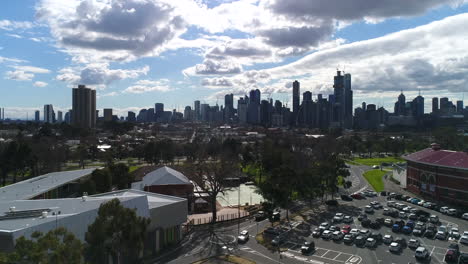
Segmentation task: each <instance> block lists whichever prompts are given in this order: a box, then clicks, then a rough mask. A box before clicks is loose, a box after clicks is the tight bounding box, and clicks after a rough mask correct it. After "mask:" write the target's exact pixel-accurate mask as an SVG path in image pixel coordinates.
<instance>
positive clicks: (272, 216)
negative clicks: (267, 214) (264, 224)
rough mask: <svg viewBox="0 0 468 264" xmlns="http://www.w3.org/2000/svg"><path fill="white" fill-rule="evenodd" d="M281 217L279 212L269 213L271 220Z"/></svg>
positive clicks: (277, 219)
mask: <svg viewBox="0 0 468 264" xmlns="http://www.w3.org/2000/svg"><path fill="white" fill-rule="evenodd" d="M280 219H281V213H280V212H278V211H275V212H273V213H272V214H271V220H272V221H279V220H280Z"/></svg>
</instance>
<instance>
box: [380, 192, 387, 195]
mask: <svg viewBox="0 0 468 264" xmlns="http://www.w3.org/2000/svg"><path fill="white" fill-rule="evenodd" d="M387 194H388V192H386V191H382V192H380V196H387Z"/></svg>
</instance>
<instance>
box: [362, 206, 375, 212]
mask: <svg viewBox="0 0 468 264" xmlns="http://www.w3.org/2000/svg"><path fill="white" fill-rule="evenodd" d="M364 212H366V213H368V214H373V213H374V208H372V206H370V205H366V207H364Z"/></svg>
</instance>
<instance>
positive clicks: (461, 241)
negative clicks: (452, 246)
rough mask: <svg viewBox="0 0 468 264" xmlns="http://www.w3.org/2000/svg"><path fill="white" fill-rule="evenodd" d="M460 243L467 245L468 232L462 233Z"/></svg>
mask: <svg viewBox="0 0 468 264" xmlns="http://www.w3.org/2000/svg"><path fill="white" fill-rule="evenodd" d="M460 243H461V244H464V245H468V231H465V232H463V235H462V236H461V238H460Z"/></svg>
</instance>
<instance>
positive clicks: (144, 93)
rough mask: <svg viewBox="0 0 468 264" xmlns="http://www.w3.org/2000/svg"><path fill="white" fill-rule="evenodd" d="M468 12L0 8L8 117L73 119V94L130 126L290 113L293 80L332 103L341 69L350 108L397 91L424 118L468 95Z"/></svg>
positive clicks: (165, 5)
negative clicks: (281, 107) (214, 109)
mask: <svg viewBox="0 0 468 264" xmlns="http://www.w3.org/2000/svg"><path fill="white" fill-rule="evenodd" d="M467 12H468V0H411V1H408V0H379V1H375V0H287V1H286V0H237V1H236V0H209V1H208V0H176V1H175V0H83V1H80V0H21V1H17V0H2V1H0V91H1V93H0V107H4V108H5V117H6V118H21V119H24V118H29V119H32V117H33V113H34V111H35V110H41V112H42V110H43V105H44V104H53V106H54V109H56V110H62V111H67V110H68V109H70V108H71V100H72V97H71V94H72V92H71V88H73V87H76V86H77V85H78V84H85V85H86V86H88V87H91V88H93V89H96V90H97V108H98V109H102V108H113V109H114V113H117V114H119V115H124V116H126V112H127V111H138V110H139V109H141V108H149V107H154V104H155V103H156V102H162V103H164V105H165V108H166V109H167V110H171V109H178V110H179V111H183V109H184V107H185V106H186V105H193V101H194V100H200V101H201V102H206V103H209V104H215V103H218V104H220V105H222V104H223V103H224V95H225V94H227V93H233V94H234V96H235V97H239V96H243V95H245V94H247V93H248V91H249V90H251V89H260V90H261V92H262V97H263V98H264V99H267V98H273V99H279V100H282V101H283V102H285V103H287V104H288V105H291V103H290V102H291V95H292V81H294V80H296V79H297V80H299V81H300V82H301V93H302V92H305V91H311V92H312V93H313V95H314V96H315V95H316V94H319V93H321V94H324V95H328V94H330V93H332V91H333V76H334V75H335V74H336V71H337V69H340V70H342V71H345V72H346V73H350V74H351V75H352V89H353V90H354V105H355V106H359V105H360V104H361V103H362V102H363V101H365V102H367V103H368V104H369V103H374V104H377V105H378V106H384V107H385V108H387V110H389V111H390V112H393V104H394V102H395V101H396V97H397V96H398V94H399V93H400V92H401V91H403V92H404V94H405V95H406V98H407V99H410V100H411V99H412V98H413V97H415V96H417V95H418V94H419V93H421V95H422V96H424V97H425V99H426V100H425V106H426V112H429V111H430V107H431V106H430V101H431V98H432V97H434V96H438V97H442V96H446V97H449V98H450V99H451V100H453V101H456V100H461V99H462V98H464V92H465V91H466V90H468V45H467V43H468V26H467V25H468V13H467ZM465 104H466V102H465ZM101 115H102V111H101Z"/></svg>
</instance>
